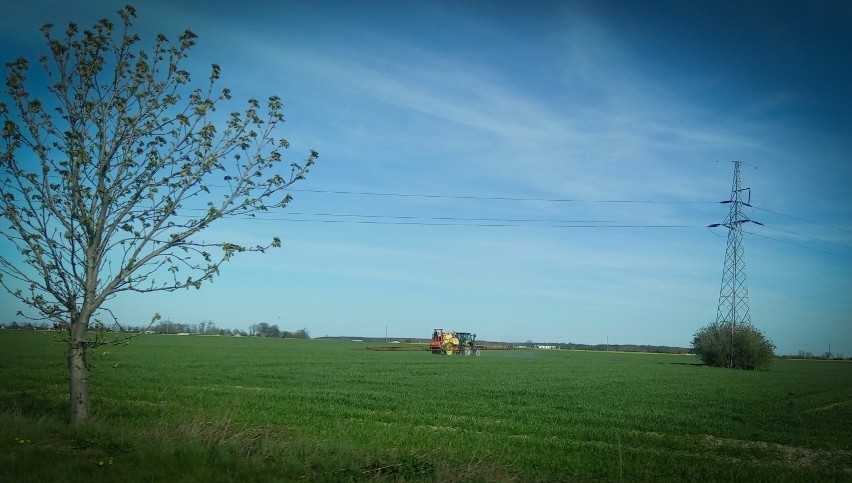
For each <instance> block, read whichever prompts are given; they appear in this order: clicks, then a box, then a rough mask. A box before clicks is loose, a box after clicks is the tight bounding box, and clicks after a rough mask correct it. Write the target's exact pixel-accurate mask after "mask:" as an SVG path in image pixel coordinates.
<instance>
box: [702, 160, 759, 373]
mask: <svg viewBox="0 0 852 483" xmlns="http://www.w3.org/2000/svg"><path fill="white" fill-rule="evenodd" d="M742 164H743V162H742V161H734V181H733V185H732V186H731V198H730V199H728V200H725V201H722V202H721V203H723V204H729V205H730V206H731V209H730V212H729V213H728V217H727V218H725V221H724V222H723V223H714V224H712V225H709V227H711V228H713V227H719V226H724V227H725V228H727V229H728V248H727V249H726V250H725V266H724V268H723V269H722V287H721V289H720V290H719V308H718V310H717V311H716V324H723V325H724V324H731V362H730V367H733V366H734V332H735V330H736V327H737V326H746V325H751V315H750V314H749V312H748V285H747V284H746V269H745V258H744V256H743V255H744V249H743V243H742V241H743V228H742V226H743V224H745V223H755V224H757V225H763V223H759V222H757V221H754V220H750V219H749V218H748V217H746V216H745V215H744V214H743V210H742V207H743V206H748V207H749V208H750V207H751V188H740V166H741V165H742ZM743 193H747V197H746V199H745V201H744V200H743Z"/></svg>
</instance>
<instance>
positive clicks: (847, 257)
mask: <svg viewBox="0 0 852 483" xmlns="http://www.w3.org/2000/svg"><path fill="white" fill-rule="evenodd" d="M745 233H747V234H749V235H752V236H759V237H761V238H766V239H768V240H773V241H777V242H779V243H786V244H787V245H793V246H794V247H799V248H804V249H806V250H813V251H815V252H820V253H825V254H828V255H834V256H835V257H840V258H846V259H849V260H852V257H849V256H846V255H841V254H839V253H834V252H830V251H827V250H820V249H819V248H814V247H809V246H807V245H802V244H800V243H793V242H791V241H788V240H782V239H780V238H775V237H771V236H766V235H761V234H759V233H753V232H745Z"/></svg>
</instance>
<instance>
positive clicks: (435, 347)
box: [429, 329, 482, 356]
mask: <svg viewBox="0 0 852 483" xmlns="http://www.w3.org/2000/svg"><path fill="white" fill-rule="evenodd" d="M480 349H482V347H479V346H477V345H476V334H471V333H470V332H444V329H435V330H434V331H433V332H432V340H431V341H430V342H429V350H431V351H432V354H446V355H448V356H451V355H454V354H459V355H461V354H464V355H466V356H469V355H474V354H475V355H479V354H480V352H479V350H480Z"/></svg>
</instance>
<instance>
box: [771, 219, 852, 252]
mask: <svg viewBox="0 0 852 483" xmlns="http://www.w3.org/2000/svg"><path fill="white" fill-rule="evenodd" d="M763 226H765V227H767V228H772V229H773V230H778V231H783V232H784V233H789V234H791V235H796V236H800V237H802V238H808V239H810V240H815V241H818V242H822V243H828V244H829V245H837V246H839V247H843V248H848V249H850V250H852V247H850V246H849V245H844V244H842V243H837V242H833V241H829V240H823V239H822V238H817V237H815V236H810V235H803V234H801V233H796V232H795V231H791V230H785V229H783V228H778V227H775V226H770V225H766V224H764V225H763Z"/></svg>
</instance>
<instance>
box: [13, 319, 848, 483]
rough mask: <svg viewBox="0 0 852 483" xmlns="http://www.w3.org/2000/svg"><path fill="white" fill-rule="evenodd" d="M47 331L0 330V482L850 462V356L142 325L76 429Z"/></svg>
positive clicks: (727, 471) (713, 468)
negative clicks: (761, 365)
mask: <svg viewBox="0 0 852 483" xmlns="http://www.w3.org/2000/svg"><path fill="white" fill-rule="evenodd" d="M53 337H54V336H53V335H52V334H50V333H39V332H24V331H9V330H7V331H2V332H0V481H83V480H86V481H115V480H125V481H166V480H168V481H199V480H208V481H297V480H309V481H359V480H367V481H369V480H389V481H439V480H440V481H513V480H514V481H566V480H567V481H584V480H604V481H621V480H626V481H641V480H646V481H684V480H687V481H690V480H691V481H708V480H748V481H840V480H847V481H848V480H850V479H852V364H850V363H846V362H830V361H793V360H778V361H776V363H775V365H774V366H773V367H772V368H771V369H770V370H768V371H760V372H746V371H731V370H726V369H716V368H710V367H705V366H701V365H699V364H698V360H697V358H694V357H692V356H680V355H659V354H636V353H612V352H610V353H602V352H581V351H543V350H541V351H540V350H536V351H485V352H484V353H483V355H482V356H481V357H478V358H477V357H447V356H435V355H431V354H429V353H428V352H371V351H365V350H362V348H363V344H358V343H351V342H331V341H300V340H283V339H258V338H230V337H195V336H192V337H181V336H174V335H173V336H163V335H160V336H153V335H152V336H144V337H141V338H139V339H137V340H134V341H133V342H132V343H131V344H130V345H129V346H127V347H123V348H107V349H104V348H99V349H98V350H97V351H95V352H94V353H93V354H92V357H91V358H90V362H91V363H92V364H93V365H94V366H95V367H94V370H93V374H92V377H91V379H92V396H93V412H94V415H95V416H94V421H93V423H92V424H89V425H87V426H86V427H84V428H80V429H74V428H68V427H67V426H66V425H65V424H64V420H65V417H66V415H65V411H66V407H65V406H66V397H67V396H66V395H65V391H66V386H65V374H64V370H65V361H64V358H63V347H62V345H61V344H60V343H57V342H55V341H54V338H53Z"/></svg>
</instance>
